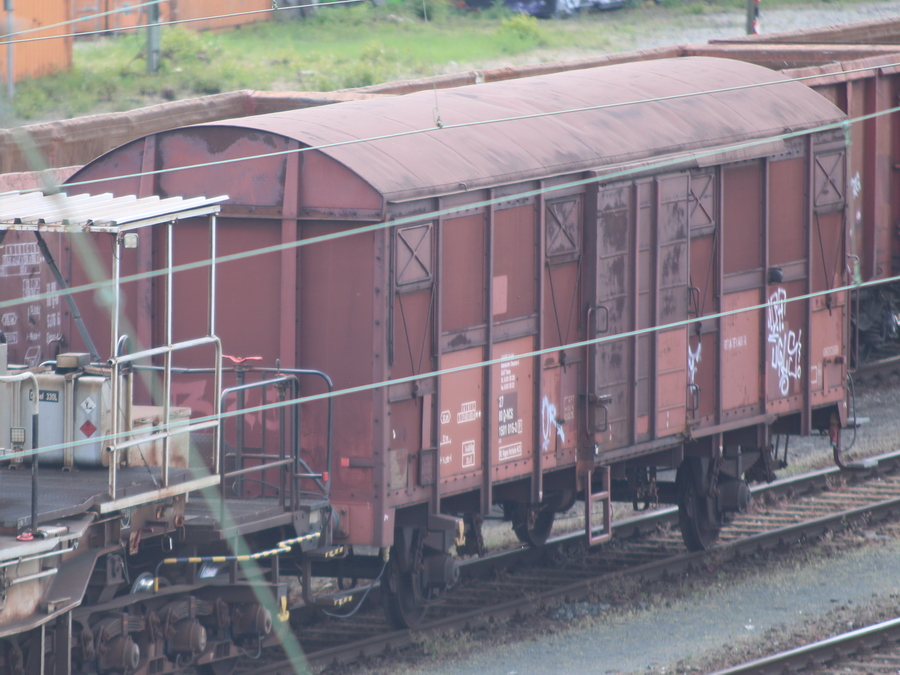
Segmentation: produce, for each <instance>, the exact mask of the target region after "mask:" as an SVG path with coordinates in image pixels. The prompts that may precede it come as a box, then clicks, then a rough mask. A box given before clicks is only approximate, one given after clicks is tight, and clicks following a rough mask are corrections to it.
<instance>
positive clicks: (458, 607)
mask: <svg viewBox="0 0 900 675" xmlns="http://www.w3.org/2000/svg"><path fill="white" fill-rule="evenodd" d="M858 469H859V470H857V471H853V472H845V473H843V474H842V473H841V472H840V471H838V470H837V469H836V468H833V469H826V470H822V471H817V472H813V473H809V474H805V475H803V476H798V477H796V478H792V479H786V480H781V481H776V482H774V483H772V484H770V485H763V486H758V487H756V488H755V489H754V491H753V492H754V506H753V508H751V510H750V511H749V512H748V513H746V514H743V515H741V516H740V517H738V518H736V519H735V520H734V522H732V523H731V524H730V525H728V526H727V527H725V528H724V529H723V530H722V532H721V536H720V540H719V543H718V545H717V546H715V547H714V548H713V549H712V550H710V551H706V552H700V553H685V552H684V545H683V543H682V541H681V535H680V533H679V532H678V530H677V510H676V509H674V508H667V509H660V510H658V511H652V512H648V513H645V514H643V515H641V516H637V517H632V518H627V519H623V520H621V521H618V522H616V523H614V525H613V528H614V531H615V536H614V538H613V541H612V542H611V543H608V544H605V545H603V546H601V547H598V548H596V549H593V550H590V551H587V550H585V548H584V545H583V543H582V540H583V533H576V534H568V535H562V536H558V537H555V538H553V539H551V541H550V542H548V544H547V546H545V547H544V548H542V549H526V548H519V549H515V550H511V551H505V552H502V553H497V554H493V555H488V556H486V557H484V558H479V559H471V560H467V561H466V562H465V563H464V564H463V570H462V580H461V582H460V583H459V584H458V585H457V586H456V587H455V588H454V589H453V590H452V591H451V592H450V593H448V595H447V596H446V598H445V599H444V600H443V602H442V603H441V604H439V605H436V606H435V607H433V608H432V610H431V618H430V620H429V621H428V623H427V624H426V625H425V626H424V627H423V628H422V629H421V630H420V631H417V633H421V632H428V631H432V632H433V631H442V630H452V629H459V628H464V627H473V626H477V625H479V624H483V623H486V622H489V621H491V620H496V619H501V618H506V617H510V616H514V615H522V614H528V613H533V612H537V611H539V610H540V609H541V608H544V607H546V606H548V605H552V604H554V603H559V602H574V601H577V600H579V599H582V598H585V597H588V596H589V595H590V593H591V592H592V589H594V588H596V587H597V586H598V585H599V584H601V583H605V584H610V583H611V582H614V581H615V580H617V579H626V578H632V579H634V578H638V579H643V580H652V579H657V578H660V577H665V576H667V575H669V576H677V575H680V574H683V573H685V572H687V571H689V570H690V569H692V568H699V567H701V566H703V565H704V564H706V563H707V561H708V560H709V559H710V558H711V557H712V556H714V557H715V559H716V561H717V563H719V564H721V563H723V562H726V561H728V560H731V559H734V558H736V557H741V556H747V555H750V554H754V553H757V552H759V551H765V550H768V549H772V548H775V547H778V546H785V545H793V544H795V543H797V542H799V541H802V540H805V539H814V538H816V537H819V536H821V535H822V534H823V533H825V532H828V531H838V530H841V529H844V528H846V527H848V526H849V525H852V524H854V523H871V522H877V521H878V520H881V519H885V518H890V517H895V516H896V515H900V452H897V453H891V454H888V455H883V456H881V457H878V458H876V459H873V460H871V461H869V462H867V463H866V466H864V467H863V466H860V467H858ZM376 595H377V589H376V590H373V591H372V593H371V595H370V598H369V599H368V600H367V604H366V606H364V607H362V608H360V611H357V612H356V613H355V614H353V615H352V616H349V617H348V618H345V619H338V618H332V617H324V618H323V617H319V620H317V621H315V622H309V623H305V625H302V626H301V625H299V624H298V625H297V626H296V628H297V629H298V630H297V633H298V636H299V640H300V644H301V646H302V648H303V651H304V653H305V654H306V658H307V660H308V662H309V664H310V665H311V666H315V667H321V666H325V665H328V664H332V663H346V662H350V661H353V660H357V659H359V658H365V657H369V656H373V655H378V654H382V653H384V652H385V651H386V650H390V649H399V648H403V647H405V646H408V645H410V644H412V643H413V642H414V639H415V636H414V633H413V632H411V631H408V630H402V631H396V630H392V629H390V628H389V626H388V624H387V622H386V621H385V620H384V618H383V613H382V612H381V608H380V603H378V602H374V600H375V596H376ZM307 621H309V618H308V617H307ZM240 672H242V673H243V674H245V675H263V674H266V675H275V674H279V675H288V674H289V673H294V672H295V670H294V666H293V665H292V664H291V663H290V662H289V661H286V660H284V659H283V658H279V657H277V656H276V655H274V654H272V655H269V657H268V658H267V659H265V663H262V662H261V661H254V662H252V663H247V662H245V663H242V664H241V667H240ZM746 672H751V671H746ZM752 672H756V671H752ZM759 672H774V671H759ZM894 672H896V670H895V671H894Z"/></svg>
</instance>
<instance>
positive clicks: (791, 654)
mask: <svg viewBox="0 0 900 675" xmlns="http://www.w3.org/2000/svg"><path fill="white" fill-rule="evenodd" d="M898 671H900V618H895V619H891V620H890V621H884V622H881V623H878V624H874V625H872V626H866V627H865V628H860V629H858V630H854V631H850V632H848V633H844V634H842V635H836V636H834V637H831V638H828V639H826V640H820V641H818V642H814V643H812V644H809V645H805V646H803V647H797V648H795V649H790V650H787V651H784V652H780V653H778V654H773V655H771V656H767V657H765V658H762V659H756V660H754V661H749V662H747V663H743V664H740V665H738V666H734V667H732V668H727V669H725V670H720V671H717V672H716V673H713V674H712V675H784V674H786V673H791V674H795V673H816V675H888V674H889V673H890V674H891V675H894V674H896V673H897V672H898Z"/></svg>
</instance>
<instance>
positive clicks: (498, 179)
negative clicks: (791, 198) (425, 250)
mask: <svg viewBox="0 0 900 675" xmlns="http://www.w3.org/2000/svg"><path fill="white" fill-rule="evenodd" d="M697 92H707V93H697ZM610 104H612V105H613V107H606V106H610ZM601 106H603V107H601ZM559 111H570V112H562V113H560V112H559ZM436 113H439V115H440V119H441V121H442V123H443V128H437V127H436V125H435V115H436ZM550 113H556V114H550ZM843 119H845V116H844V114H843V113H842V112H841V111H840V110H839V109H838V108H837V107H835V106H834V105H833V104H831V103H830V102H829V101H827V100H826V99H825V98H823V97H822V96H820V95H819V94H818V93H816V92H814V91H813V90H811V89H809V88H808V87H806V86H805V85H804V84H801V83H798V82H791V81H789V80H787V79H786V78H785V77H784V76H782V75H780V74H779V73H776V72H774V71H772V70H769V69H767V68H763V67H761V66H756V65H753V64H749V63H744V62H741V61H735V60H731V59H717V58H706V57H687V58H679V59H660V60H653V61H642V62H635V63H626V64H620V65H613V66H604V67H599V68H590V69H584V70H574V71H569V72H564V73H558V74H554V75H547V76H542V77H532V78H523V79H518V80H509V81H504V82H496V83H491V84H483V85H475V86H470V87H464V88H460V89H453V90H440V91H438V92H433V91H432V92H419V93H415V94H409V95H406V96H399V97H391V98H384V99H369V100H365V101H352V102H346V103H338V104H334V105H329V106H324V107H320V108H307V109H301V110H292V111H287V112H280V113H274V114H269V115H259V116H255V117H244V118H239V119H233V120H226V121H222V122H215V123H210V124H204V125H198V126H193V127H183V128H180V129H173V130H170V131H165V132H160V133H158V134H155V135H153V136H149V137H147V138H146V139H143V140H140V139H139V140H137V141H133V142H131V143H129V144H126V145H123V146H121V147H120V148H117V149H115V150H113V151H111V152H109V153H107V154H106V155H104V156H103V157H101V158H99V159H97V160H95V161H94V162H92V163H91V164H88V165H87V166H86V167H85V168H84V169H82V170H81V171H80V172H78V173H77V174H75V175H74V176H73V177H72V178H71V179H70V180H73V181H78V180H85V179H91V178H100V177H102V178H106V179H109V181H110V182H107V183H106V184H105V185H104V184H101V185H100V187H101V188H103V189H112V190H114V191H115V190H125V191H132V192H133V191H137V190H138V189H139V188H138V186H137V185H136V184H132V183H134V182H135V181H134V180H131V179H129V180H126V179H122V180H114V179H115V178H116V176H122V175H123V174H129V173H132V172H134V173H137V172H139V171H142V170H146V169H148V168H156V169H169V168H173V167H178V166H189V165H197V164H203V163H204V162H209V161H217V160H233V159H237V158H241V157H249V156H254V155H256V156H259V155H264V154H266V153H271V152H277V151H289V150H290V149H291V148H296V147H303V146H306V147H318V148H319V149H318V150H313V151H310V152H306V153H303V160H302V162H301V163H300V166H299V167H298V169H297V170H296V172H293V170H291V171H288V169H287V168H286V167H287V164H285V161H286V160H285V155H279V156H277V157H269V158H266V159H254V160H250V161H245V162H240V163H238V164H223V165H220V166H217V167H213V168H212V169H211V170H208V169H192V170H184V171H181V172H177V173H175V174H171V173H170V174H165V173H164V174H160V175H159V176H158V177H156V178H155V179H154V180H156V187H155V188H154V190H153V191H155V192H157V193H159V194H161V195H163V196H167V195H176V194H177V195H187V196H190V195H191V194H194V193H196V194H207V193H213V192H215V193H217V194H218V193H225V192H227V193H228V194H229V195H231V197H232V199H231V204H232V205H246V206H247V207H248V209H251V210H253V212H256V213H262V212H263V211H261V209H273V210H272V211H270V212H269V213H270V215H274V214H275V212H277V211H280V209H281V205H282V203H283V202H284V203H287V202H286V201H284V200H286V199H287V195H289V194H291V193H293V194H295V195H298V198H297V199H298V202H299V203H298V204H297V206H296V216H295V217H300V218H316V217H326V218H335V217H337V218H340V219H350V220H353V219H359V218H363V219H367V220H371V219H379V218H382V217H385V213H386V207H387V203H389V202H397V201H405V200H410V199H416V198H422V197H430V196H435V195H441V194H447V193H452V192H459V191H460V190H473V189H478V188H483V187H490V186H496V185H503V184H508V183H516V182H520V181H526V180H533V179H538V178H545V177H548V176H553V175H560V174H568V173H573V172H579V171H585V170H591V169H602V168H604V167H610V166H615V165H619V164H623V163H632V162H641V161H647V160H650V159H653V158H658V157H663V156H667V155H671V154H673V153H690V152H696V151H701V150H706V149H710V148H715V147H720V146H728V145H733V144H736V143H741V142H746V141H754V140H761V139H767V138H770V137H772V136H773V135H778V134H782V133H784V131H785V130H786V129H791V130H794V131H801V130H805V129H812V128H815V127H817V126H819V125H822V124H828V123H833V122H837V121H841V120H843ZM460 125H461V126H460ZM359 139H367V140H359ZM357 140H359V142H352V141H357ZM348 142H349V143H348ZM148 144H150V145H148ZM335 144H338V145H335ZM340 144H344V145H340ZM151 145H152V146H153V148H155V149H152V150H145V149H146V148H149V147H150V146H151ZM145 152H151V153H155V155H154V156H153V157H152V158H149V157H148V156H147V155H145ZM774 152H776V150H773V149H772V147H771V145H769V146H763V147H761V148H759V149H754V150H752V151H750V152H749V153H748V155H749V156H754V157H760V156H765V155H767V154H773V153H774ZM736 156H737V157H740V153H738V154H737V155H736ZM734 158H735V156H732V157H730V158H729V159H727V160H726V159H721V160H714V161H710V160H708V161H707V163H716V162H718V161H734ZM129 181H130V182H129ZM294 181H296V183H295V185H297V186H298V187H297V188H295V187H293V186H290V187H286V185H285V183H293V182H294ZM110 183H112V184H113V185H111V184H110ZM142 185H143V183H142ZM141 189H142V190H143V189H144V188H143V187H141ZM295 189H296V191H294V190H295ZM232 208H234V206H232Z"/></svg>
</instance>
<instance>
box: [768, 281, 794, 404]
mask: <svg viewBox="0 0 900 675" xmlns="http://www.w3.org/2000/svg"><path fill="white" fill-rule="evenodd" d="M786 300H787V292H786V291H785V290H784V289H783V288H779V289H778V290H776V291H775V292H774V293H772V295H771V296H769V308H768V310H767V313H766V327H767V328H768V331H769V334H768V342H769V343H770V344H771V345H772V358H771V360H770V362H769V365H770V366H771V367H772V368H773V369H774V370H775V372H777V373H778V388H779V390H780V391H781V395H782V396H787V393H788V391H789V390H790V386H791V380H799V379H800V376H801V374H802V370H801V364H800V361H801V357H802V355H803V331H802V330H799V331H797V332H796V333H794V331H792V330H789V329H788V328H787V309H786V306H787V303H786Z"/></svg>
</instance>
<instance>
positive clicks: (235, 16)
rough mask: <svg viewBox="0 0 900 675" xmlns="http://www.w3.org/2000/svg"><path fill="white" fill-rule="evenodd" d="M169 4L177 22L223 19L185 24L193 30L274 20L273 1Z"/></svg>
mask: <svg viewBox="0 0 900 675" xmlns="http://www.w3.org/2000/svg"><path fill="white" fill-rule="evenodd" d="M169 4H170V5H171V9H172V19H173V20H175V21H185V20H189V19H203V18H205V17H223V18H219V19H206V20H203V21H190V22H189V23H186V24H184V25H186V26H188V27H189V28H191V29H193V30H209V29H212V28H228V27H230V26H239V25H241V24H245V23H253V22H255V21H269V20H271V18H272V12H271V9H272V0H169ZM267 10H268V11H267Z"/></svg>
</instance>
